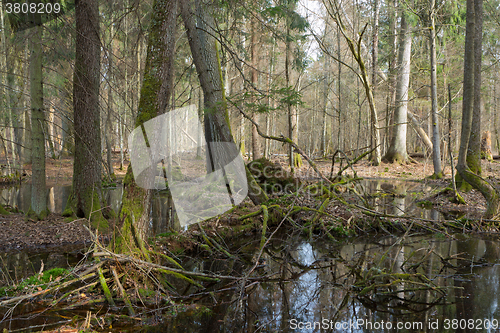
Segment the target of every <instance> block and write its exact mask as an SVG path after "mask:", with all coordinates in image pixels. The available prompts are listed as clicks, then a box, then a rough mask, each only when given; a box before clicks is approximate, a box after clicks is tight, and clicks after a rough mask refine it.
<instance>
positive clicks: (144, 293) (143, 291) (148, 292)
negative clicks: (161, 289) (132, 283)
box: [137, 288, 155, 298]
mask: <svg viewBox="0 0 500 333" xmlns="http://www.w3.org/2000/svg"><path fill="white" fill-rule="evenodd" d="M137 292H138V293H139V295H141V297H146V298H147V297H153V296H154V295H155V292H154V291H152V290H149V289H144V288H139V289H137Z"/></svg>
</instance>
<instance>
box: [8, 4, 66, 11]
mask: <svg viewBox="0 0 500 333" xmlns="http://www.w3.org/2000/svg"><path fill="white" fill-rule="evenodd" d="M4 10H5V12H6V13H7V14H59V12H60V11H61V4H59V3H57V2H56V3H50V2H47V3H43V2H7V3H5V5H4Z"/></svg>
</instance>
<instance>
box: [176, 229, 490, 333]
mask: <svg viewBox="0 0 500 333" xmlns="http://www.w3.org/2000/svg"><path fill="white" fill-rule="evenodd" d="M400 241H401V240H400V239H397V238H385V239H381V240H377V241H365V242H358V243H355V244H350V245H345V246H334V245H332V244H331V243H314V244H311V243H309V242H304V241H303V240H300V239H297V240H295V242H294V241H293V240H292V241H290V240H287V242H283V241H280V242H276V243H274V244H273V245H274V246H275V248H272V247H271V248H272V250H271V251H268V252H267V253H266V254H264V255H263V259H264V260H265V263H266V266H265V268H264V272H261V273H264V274H275V276H277V277H278V280H277V281H273V282H262V283H258V284H255V286H253V287H252V288H249V291H248V292H247V294H245V295H244V296H243V299H242V301H239V300H240V295H237V294H231V295H232V301H227V300H226V301H224V302H222V303H223V304H226V306H225V307H223V308H220V307H219V308H218V311H223V313H217V314H216V317H218V318H219V320H218V321H217V322H214V321H212V320H211V319H210V318H206V320H207V322H206V324H207V325H211V327H212V328H213V331H221V332H416V331H420V332H476V331H483V332H498V331H499V330H498V329H495V328H494V327H495V325H496V327H497V328H499V326H500V324H499V323H498V321H494V319H498V318H500V309H499V301H500V291H499V290H498V289H499V274H500V265H499V250H498V249H499V248H500V247H499V245H500V244H499V242H498V240H488V239H477V238H467V239H460V240H446V239H440V238H435V237H434V238H431V237H429V236H427V237H412V238H409V239H407V240H406V241H404V242H400ZM373 272H375V273H373ZM386 272H387V273H390V272H393V273H399V274H400V276H403V275H405V274H406V275H408V274H413V275H415V276H418V275H419V274H420V275H422V278H421V279H416V280H415V281H414V282H413V283H409V282H400V281H399V280H390V279H385V280H384V279H383V278H381V276H383V275H384V274H385V273H386ZM372 273H373V276H374V278H373V281H374V282H376V283H379V285H380V286H383V285H384V283H386V282H387V281H392V282H394V283H392V284H390V286H389V287H387V288H385V287H379V288H378V289H376V288H375V289H373V290H370V291H369V292H367V293H366V294H365V295H362V292H361V290H360V288H356V285H358V283H359V281H360V280H361V278H360V276H363V277H367V276H370V274H372ZM423 274H425V275H427V276H428V277H429V278H430V280H429V281H427V280H426V279H425V278H423ZM357 275H359V276H357ZM376 276H378V277H376ZM377 279H379V280H377ZM401 281H406V280H404V279H401ZM367 286H368V284H367ZM429 286H432V287H429ZM363 287H364V286H362V287H361V288H363ZM226 296H227V294H226V295H223V296H221V299H223V298H225V297H226ZM228 304H230V305H228ZM238 304H240V306H238ZM221 317H222V318H224V320H220V318H221ZM213 318H215V314H214V317H213ZM472 319H474V320H475V323H476V324H477V325H479V323H480V322H479V320H481V321H482V323H483V324H482V327H483V328H484V323H485V320H486V322H487V321H488V320H489V324H490V325H489V326H492V327H490V328H489V329H470V328H468V327H465V328H463V329H462V330H460V324H458V326H453V323H460V320H462V325H464V323H465V322H467V323H471V322H470V321H469V320H472ZM453 320H455V321H453ZM197 323H198V324H199V321H198V322H197ZM314 323H316V326H314V325H315V324H314ZM382 323H384V324H382ZM204 325H205V324H204ZM204 325H202V326H204ZM311 325H312V326H311ZM436 325H437V326H436ZM197 326H198V325H195V324H194V323H193V322H192V318H190V317H182V316H181V317H178V318H177V319H175V320H174V322H173V323H172V322H170V323H169V328H172V327H177V328H179V327H183V328H189V330H190V331H192V332H205V330H204V329H203V328H200V327H197ZM405 326H406V328H405ZM205 327H206V326H205ZM470 327H472V326H470ZM476 327H477V326H476Z"/></svg>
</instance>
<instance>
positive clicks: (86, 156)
mask: <svg viewBox="0 0 500 333" xmlns="http://www.w3.org/2000/svg"><path fill="white" fill-rule="evenodd" d="M75 17H76V53H75V70H74V73H73V111H74V129H75V161H74V165H73V189H72V195H71V200H68V203H69V205H70V206H69V207H67V208H69V210H67V211H66V214H71V213H74V214H76V216H77V217H80V218H83V217H84V218H87V219H89V220H91V222H92V226H93V227H94V228H99V229H101V230H106V229H107V227H108V224H107V221H106V220H105V219H104V218H103V214H102V211H101V202H102V193H101V174H102V168H101V163H102V160H101V126H100V112H99V83H100V76H99V71H100V64H101V60H100V59H101V43H100V36H99V7H98V1H97V0H80V1H77V2H76V7H75Z"/></svg>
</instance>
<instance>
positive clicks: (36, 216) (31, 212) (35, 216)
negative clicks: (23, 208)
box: [26, 207, 50, 221]
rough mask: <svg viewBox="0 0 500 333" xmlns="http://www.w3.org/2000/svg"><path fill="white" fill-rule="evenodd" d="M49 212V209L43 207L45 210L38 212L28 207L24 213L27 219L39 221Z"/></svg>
mask: <svg viewBox="0 0 500 333" xmlns="http://www.w3.org/2000/svg"><path fill="white" fill-rule="evenodd" d="M49 214H50V211H49V210H48V209H45V210H42V211H41V212H40V214H37V213H36V212H35V211H34V210H33V209H31V207H30V209H29V210H28V212H27V213H26V218H27V219H32V220H37V221H41V220H43V219H45V218H46V217H47V216H49Z"/></svg>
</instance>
